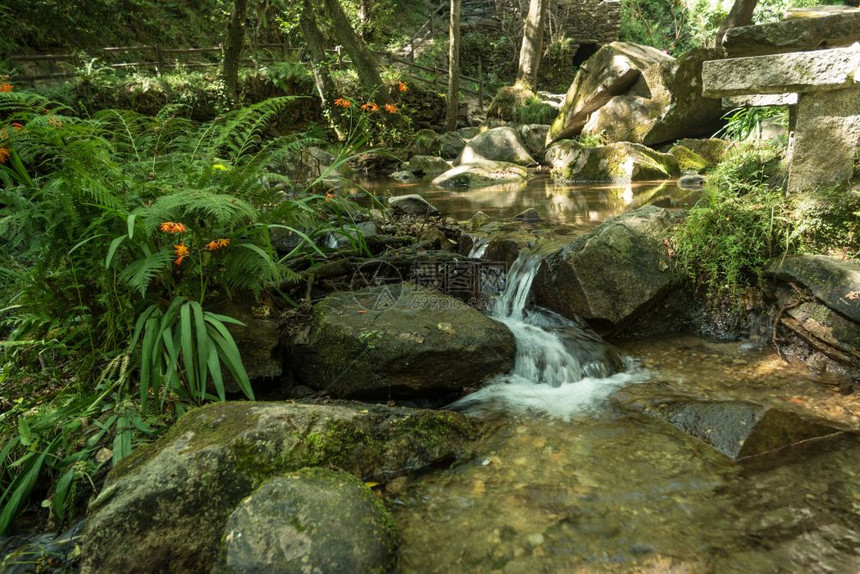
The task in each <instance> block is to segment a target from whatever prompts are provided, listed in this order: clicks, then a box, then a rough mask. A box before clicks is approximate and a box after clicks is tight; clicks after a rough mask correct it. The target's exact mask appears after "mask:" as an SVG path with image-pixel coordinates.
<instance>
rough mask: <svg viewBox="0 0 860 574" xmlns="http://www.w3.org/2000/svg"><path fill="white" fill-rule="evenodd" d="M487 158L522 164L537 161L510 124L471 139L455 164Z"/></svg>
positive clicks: (531, 163)
mask: <svg viewBox="0 0 860 574" xmlns="http://www.w3.org/2000/svg"><path fill="white" fill-rule="evenodd" d="M486 160H489V161H497V162H505V163H513V164H517V165H522V166H528V165H535V164H536V163H537V162H535V160H534V158H533V157H532V156H531V154H530V153H529V152H528V150H527V149H526V148H525V146H524V145H523V142H522V141H521V140H520V134H519V133H518V132H517V130H515V129H514V128H512V127H510V126H502V127H498V128H493V129H490V130H487V131H485V132H482V133H480V134H478V135H477V136H475V137H474V138H472V139H471V140H469V142H468V143H467V144H466V146H465V147H464V148H463V151H462V152H461V153H460V156H459V157H458V158H457V161H455V162H454V164H455V165H464V164H470V163H475V162H481V161H486Z"/></svg>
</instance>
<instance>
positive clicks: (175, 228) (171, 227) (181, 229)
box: [161, 221, 188, 233]
mask: <svg viewBox="0 0 860 574" xmlns="http://www.w3.org/2000/svg"><path fill="white" fill-rule="evenodd" d="M161 230H162V231H164V232H166V233H185V232H186V231H188V229H186V227H185V226H184V225H183V224H181V223H173V222H172V221H165V222H164V223H162V224H161Z"/></svg>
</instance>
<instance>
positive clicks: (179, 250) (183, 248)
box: [173, 243, 190, 266]
mask: <svg viewBox="0 0 860 574" xmlns="http://www.w3.org/2000/svg"><path fill="white" fill-rule="evenodd" d="M173 251H174V252H175V253H176V260H175V261H174V262H173V263H174V264H175V265H177V266H179V265H182V260H183V259H185V258H186V257H188V254H189V253H190V251H189V250H188V246H187V245H185V244H184V243H179V244H177V245H174V246H173Z"/></svg>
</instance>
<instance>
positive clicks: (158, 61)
mask: <svg viewBox="0 0 860 574" xmlns="http://www.w3.org/2000/svg"><path fill="white" fill-rule="evenodd" d="M154 48H155V71H156V72H157V73H158V74H159V75H161V73H162V72H163V71H164V55H163V54H162V53H161V48H160V47H159V46H158V44H156V45H155V46H154Z"/></svg>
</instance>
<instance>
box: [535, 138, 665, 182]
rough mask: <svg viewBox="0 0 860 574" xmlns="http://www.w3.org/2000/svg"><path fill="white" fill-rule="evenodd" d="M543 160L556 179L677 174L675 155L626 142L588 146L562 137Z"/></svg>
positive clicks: (623, 179)
mask: <svg viewBox="0 0 860 574" xmlns="http://www.w3.org/2000/svg"><path fill="white" fill-rule="evenodd" d="M545 159H546V162H547V164H549V166H550V167H551V169H552V171H551V173H552V177H553V179H555V180H558V181H573V182H613V183H627V182H631V181H649V180H659V179H669V178H672V177H676V176H678V175H680V169H679V166H678V159H677V158H676V157H675V156H673V155H670V154H666V153H660V152H658V151H654V150H652V149H651V148H648V147H646V146H644V145H640V144H635V143H627V142H620V143H613V144H608V145H605V146H600V147H595V148H590V147H585V146H583V145H581V144H580V143H578V142H575V141H573V140H563V141H560V142H558V143H555V144H553V145H552V146H551V147H550V148H549V149H548V150H547V152H546V158H545Z"/></svg>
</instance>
